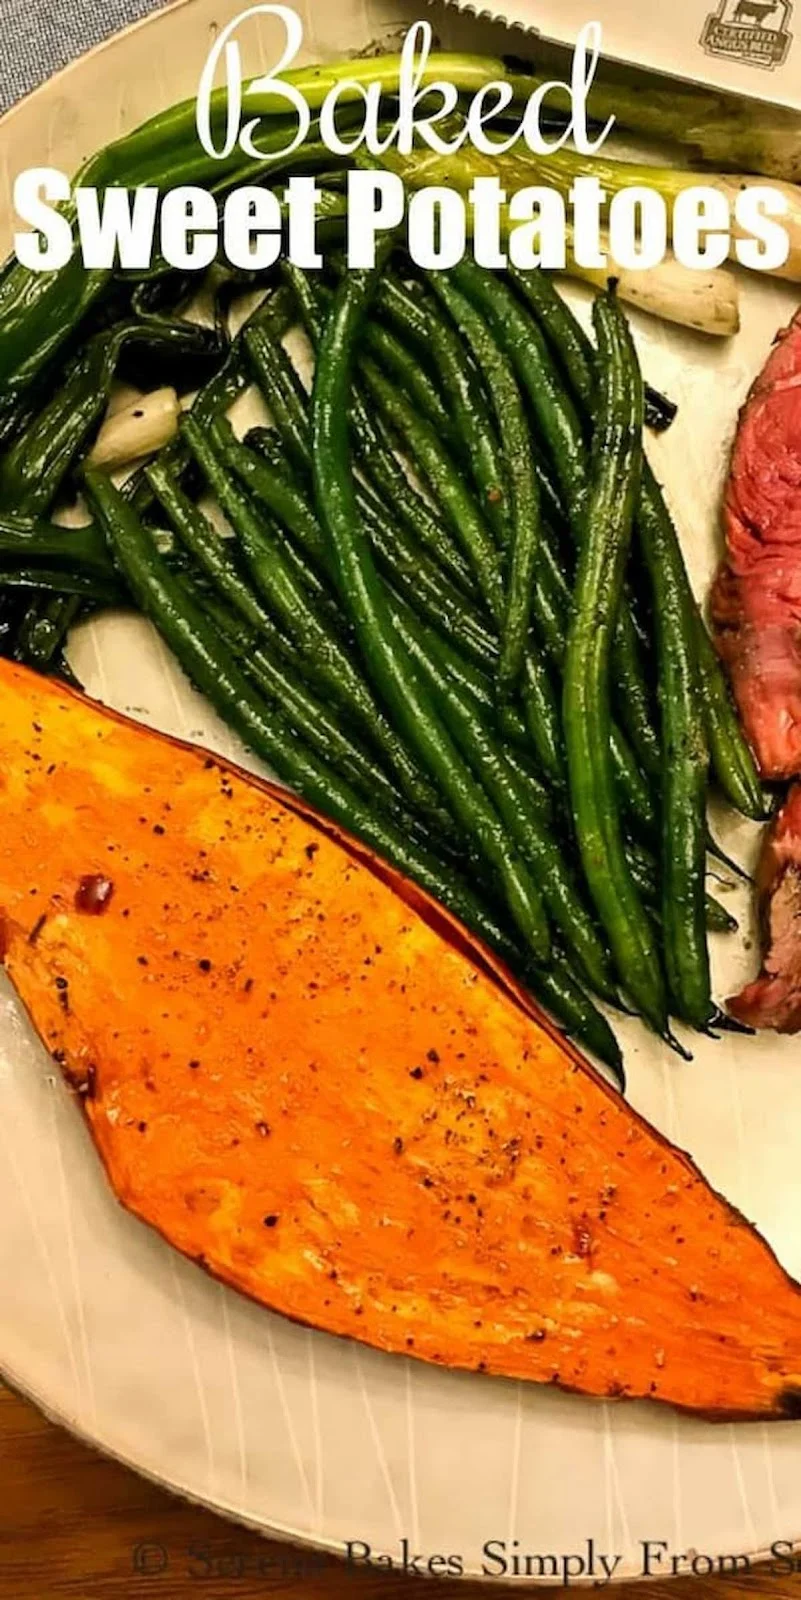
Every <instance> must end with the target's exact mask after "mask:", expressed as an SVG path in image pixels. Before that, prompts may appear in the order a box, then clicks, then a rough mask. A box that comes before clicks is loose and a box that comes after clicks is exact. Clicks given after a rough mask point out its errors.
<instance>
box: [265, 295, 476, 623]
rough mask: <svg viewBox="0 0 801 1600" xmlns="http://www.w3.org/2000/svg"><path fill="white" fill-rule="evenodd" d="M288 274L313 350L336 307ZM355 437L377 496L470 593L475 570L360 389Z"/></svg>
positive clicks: (355, 398) (354, 396) (355, 393)
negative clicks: (398, 455)
mask: <svg viewBox="0 0 801 1600" xmlns="http://www.w3.org/2000/svg"><path fill="white" fill-rule="evenodd" d="M283 270H284V274H285V277H286V279H287V282H288V283H290V284H291V286H292V289H293V291H294V293H295V296H296V300H297V304H298V309H299V311H300V314H301V317H302V319H303V325H304V327H305V329H306V332H307V334H308V336H309V338H310V340H311V342H312V345H313V346H314V348H315V350H316V349H317V347H318V346H319V343H320V339H321V338H322V331H323V326H324V323H325V315H326V312H327V310H328V309H329V308H330V304H331V291H330V290H329V289H327V288H326V286H325V285H318V286H317V287H316V288H313V287H312V285H311V284H310V282H309V280H308V277H307V276H306V275H305V274H304V273H302V272H300V271H299V269H298V268H296V267H292V266H291V265H290V264H289V263H285V264H284V267H283ZM350 405H351V421H352V424H353V438H354V443H355V446H356V448H357V450H358V452H359V456H360V461H361V465H362V469H363V472H364V474H365V476H366V478H367V480H368V482H369V483H370V484H371V485H372V487H373V488H374V490H375V492H376V495H377V496H378V497H379V498H383V499H384V500H385V501H386V502H387V504H388V505H391V506H392V509H393V512H394V513H395V516H396V518H397V519H398V520H400V521H402V522H403V523H404V524H405V526H406V528H407V529H408V531H409V532H410V533H411V534H412V535H413V536H414V537H415V538H417V539H418V540H419V542H420V544H421V545H422V547H423V549H424V550H426V551H427V552H429V553H430V554H431V555H432V556H433V557H434V558H435V560H437V561H439V563H440V565H441V566H442V567H443V568H444V569H445V571H446V572H448V573H449V574H450V576H451V577H452V578H453V579H454V580H455V582H456V583H458V584H459V585H460V587H461V588H463V589H464V590H465V592H469V590H470V589H471V587H472V576H471V573H470V568H469V566H468V564H467V563H466V562H465V559H464V556H463V555H462V552H461V550H460V549H459V546H458V545H457V544H456V543H455V541H454V540H453V539H452V538H451V536H450V535H449V533H448V532H447V529H446V528H445V527H444V525H443V522H442V519H441V517H438V516H437V515H436V514H435V512H434V511H433V509H432V507H431V505H430V504H429V502H428V501H427V500H425V499H424V498H423V496H422V495H420V494H418V493H417V491H416V489H415V488H414V487H413V485H412V484H411V483H410V482H409V480H408V478H407V476H406V474H405V472H404V470H403V468H402V467H401V465H400V462H399V461H398V460H397V459H396V456H395V454H394V451H393V447H392V442H391V440H390V439H389V438H388V437H387V436H386V433H385V431H382V430H381V428H380V424H379V422H378V419H377V418H375V417H374V416H373V414H372V413H371V411H370V408H369V406H368V404H367V402H366V400H365V397H364V395H363V393H362V392H361V389H360V387H359V385H358V384H355V385H354V387H353V389H352V391H351V397H350Z"/></svg>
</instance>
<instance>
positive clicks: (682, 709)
mask: <svg viewBox="0 0 801 1600" xmlns="http://www.w3.org/2000/svg"><path fill="white" fill-rule="evenodd" d="M638 529H639V536H640V543H641V545H642V549H643V552H644V555H645V560H646V563H647V566H648V572H649V576H650V579H651V584H652V587H653V595H654V626H655V628H656V640H657V657H658V662H659V682H660V703H661V706H662V752H663V756H662V775H661V792H662V852H661V881H662V931H663V945H664V956H665V968H666V972H667V980H668V988H669V990H670V994H671V998H672V1000H673V1004H674V1007H675V1010H676V1012H677V1015H678V1016H680V1017H681V1018H682V1019H683V1021H685V1022H689V1023H692V1025H693V1026H694V1027H696V1028H703V1027H705V1026H706V1025H707V1024H708V1023H709V1021H710V1020H711V1018H712V1016H713V1015H714V1011H715V1007H714V1005H713V1003H712V991H711V979H710V971H709V951H708V949H707V942H706V906H705V900H706V890H705V871H706V789H707V772H708V767H709V752H708V750H707V745H706V739H705V736H704V717H703V711H702V706H701V695H700V682H699V674H698V664H697V648H696V640H695V639H694V637H693V634H692V630H691V629H688V628H687V626H686V611H685V590H684V581H683V580H684V566H683V563H682V561H681V556H680V553H679V550H678V546H677V545H676V543H675V541H674V539H673V537H672V527H671V523H670V518H669V516H668V513H667V509H666V507H665V504H664V501H663V500H662V499H661V496H649V495H646V496H645V497H642V496H641V498H640V506H639V516H638Z"/></svg>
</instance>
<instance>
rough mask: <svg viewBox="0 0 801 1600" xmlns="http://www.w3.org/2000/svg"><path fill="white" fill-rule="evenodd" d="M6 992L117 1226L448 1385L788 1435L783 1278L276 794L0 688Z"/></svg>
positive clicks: (679, 1166) (474, 954)
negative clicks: (478, 1375) (30, 1030)
mask: <svg viewBox="0 0 801 1600" xmlns="http://www.w3.org/2000/svg"><path fill="white" fill-rule="evenodd" d="M0 918H1V921H0V927H1V928H2V952H3V960H4V962H5V966H6V970H7V971H8V973H9V975H10V977H11V980H12V982H13V984H14V985H15V987H16V989H17V991H18V993H19V995H20V997H21V999H22V1001H23V1002H24V1004H25V1005H26V1007H27V1009H28V1011H29V1013H30V1015H31V1017H32V1019H33V1022H34V1024H35V1026H36V1028H37V1029H38V1032H39V1034H40V1035H41V1037H42V1039H43V1041H44V1043H45V1044H46V1046H47V1048H48V1049H49V1050H50V1051H51V1052H52V1054H53V1056H54V1058H55V1059H56V1061H58V1063H59V1064H60V1066H61V1067H62V1069H63V1071H64V1074H65V1075H66V1077H67V1079H68V1081H69V1082H70V1084H72V1085H73V1086H74V1088H75V1090H76V1091H77V1093H78V1095H79V1096H80V1100H81V1104H82V1106H83V1109H84V1112H85V1114H86V1117H87V1119H88V1122H89V1126H90V1128H91V1131H92V1135H93V1137H94V1140H95V1142H96V1144H97V1148H98V1150H99V1152H100V1154H101V1156H102V1158H103V1161H104V1162H105V1165H106V1169H107V1172H108V1175H109V1178H110V1180H111V1182H112V1184H113V1186H114V1189H115V1190H116V1193H117V1195H118V1196H119V1198H120V1200H121V1201H122V1203H123V1204H124V1205H125V1206H127V1207H129V1208H130V1210H131V1211H133V1212H135V1213H136V1215H137V1216H139V1217H141V1218H143V1219H144V1220H145V1221H146V1222H148V1223H151V1224H152V1225H153V1226H154V1227H155V1228H157V1229H159V1231H160V1232H161V1233H162V1234H163V1235H164V1237H165V1238H166V1239H168V1240H169V1241H170V1242H171V1243H172V1244H173V1245H175V1246H176V1247H177V1248H178V1249H179V1250H182V1251H183V1252H184V1253H185V1254H186V1255H188V1256H191V1257H193V1258H194V1259H195V1260H197V1261H199V1262H202V1263H203V1265H204V1266H206V1267H207V1268H208V1269H209V1271H211V1272H212V1273H214V1274H215V1275H216V1276H217V1277H219V1278H221V1279H223V1280H224V1281H225V1282H226V1283H229V1284H232V1285H233V1286H234V1287H236V1288H237V1289H240V1290H242V1291H244V1292H245V1293H246V1294H249V1295H251V1296H253V1297H254V1298H255V1299H257V1300H259V1301H261V1302H263V1303H264V1305H266V1306H270V1307H271V1308H273V1309H274V1310H275V1311H279V1312H282V1313H283V1314H284V1315H286V1316H289V1317H294V1318H297V1319H298V1320H300V1321H302V1322H304V1323H308V1324H311V1325H312V1326H314V1327H316V1328H322V1329H325V1330H326V1331H327V1332H329V1333H336V1334H347V1335H350V1336H352V1337H354V1338H357V1339H361V1340H363V1341H364V1342H365V1343H368V1344H371V1345H375V1346H377V1347H379V1348H380V1349H383V1350H389V1351H399V1352H403V1353H405V1354H411V1355H414V1356H418V1357H420V1358H422V1359H424V1360H427V1361H433V1362H440V1363H442V1364H443V1365H445V1366H449V1367H461V1368H470V1369H478V1370H481V1371H484V1372H491V1373H500V1374H505V1375H507V1376H509V1377H515V1378H527V1379H532V1380H534V1381H537V1382H541V1383H556V1384H560V1385H562V1386H564V1387H565V1388H570V1389H575V1390H580V1391H581V1392H583V1393H585V1394H589V1395H632V1396H651V1397H653V1398H654V1399H657V1400H664V1401H669V1402H672V1403H673V1404H674V1405H677V1406H680V1407H684V1408H686V1409H688V1410H691V1411H699V1412H704V1413H707V1414H709V1415H710V1416H719V1417H735V1416H741V1417H781V1416H788V1415H790V1416H792V1415H796V1416H797V1415H798V1414H799V1400H800V1399H801V1294H800V1293H799V1289H798V1286H797V1285H796V1284H794V1283H793V1282H792V1281H791V1280H790V1279H789V1278H788V1277H787V1275H786V1274H785V1273H784V1272H783V1271H782V1269H781V1267H780V1266H779V1264H778V1262H777V1261H776V1259H775V1257H774V1256H773V1254H772V1253H771V1251H770V1250H769V1248H768V1246H767V1245H766V1244H765V1243H764V1242H763V1241H762V1240H761V1239H760V1238H759V1236H758V1235H757V1234H756V1233H755V1232H754V1231H753V1230H752V1229H751V1228H750V1227H749V1226H748V1225H747V1224H746V1223H745V1222H744V1220H743V1218H742V1217H741V1216H739V1215H738V1214H737V1213H736V1212H735V1211H734V1210H733V1209H732V1208H731V1206H729V1205H727V1204H726V1202H725V1201H724V1200H723V1199H721V1198H720V1197H719V1196H718V1195H716V1194H715V1193H714V1192H713V1191H712V1190H711V1189H710V1188H709V1187H708V1185H707V1184H706V1182H705V1181H704V1179H703V1178H702V1176H701V1175H700V1173H699V1172H698V1171H697V1169H696V1168H695V1167H694V1166H693V1165H692V1162H691V1161H690V1160H689V1158H688V1157H687V1156H686V1155H684V1154H683V1153H682V1152H681V1151H679V1150H676V1149H674V1148H672V1147H671V1146H670V1145H669V1144H668V1143H667V1142H666V1141H665V1140H664V1139H663V1138H661V1137H660V1136H659V1135H658V1134H657V1133H655V1132H654V1131H653V1129H651V1128H649V1127H648V1126H647V1125H646V1124H645V1123H644V1122H643V1121H642V1120H641V1119H640V1118H638V1117H637V1116H636V1115H635V1114H634V1112H632V1111H631V1110H630V1109H629V1108H628V1107H627V1106H626V1105H625V1104H624V1102H623V1101H622V1100H621V1099H620V1098H619V1097H618V1096H617V1095H616V1094H615V1093H614V1092H613V1091H612V1090H610V1089H609V1088H608V1087H607V1086H606V1085H605V1084H604V1082H603V1081H602V1080H601V1079H600V1077H599V1076H598V1075H596V1073H595V1072H594V1071H593V1070H592V1069H591V1068H590V1067H589V1066H587V1065H585V1063H584V1062H583V1061H582V1060H581V1058H580V1057H579V1056H578V1055H577V1053H576V1052H575V1051H574V1050H573V1049H572V1048H571V1047H569V1046H568V1045H566V1044H564V1043H563V1042H562V1041H561V1040H560V1039H559V1038H558V1037H557V1036H556V1035H555V1033H554V1031H553V1030H552V1028H551V1027H550V1025H549V1024H548V1023H547V1022H546V1021H545V1020H544V1019H543V1018H542V1017H541V1016H540V1015H539V1014H538V1013H537V1011H536V1009H535V1008H534V1006H533V1005H532V1003H531V1002H530V1001H529V1000H528V999H527V998H526V997H525V995H524V994H523V993H522V992H521V991H520V990H519V988H518V987H517V986H516V985H515V983H514V982H513V980H512V979H510V978H509V977H508V976H507V975H506V974H505V973H504V972H503V971H502V970H501V969H500V968H499V967H498V966H497V964H496V963H495V962H494V961H493V959H492V958H491V957H490V956H489V955H488V954H487V953H486V951H485V950H483V948H482V947H481V946H479V945H477V944H476V943H475V941H473V940H472V939H471V938H470V937H469V936H468V935H467V934H466V933H465V932H464V931H463V930H462V929H460V928H459V927H458V926H457V925H456V924H454V923H453V922H452V921H450V919H449V918H448V917H447V916H446V915H445V914H444V913H443V912H442V911H440V910H439V908H437V907H435V906H434V905H433V904H432V903H431V902H430V901H428V900H427V899H426V898H425V897H424V896H422V895H420V894H419V892H417V891H415V890H413V889H412V888H411V887H410V886H409V885H408V884H406V883H405V882H404V881H403V880H402V879H399V878H398V876H397V875H396V874H395V873H394V872H393V871H392V870H390V869H389V868H388V867H386V866H384V865H383V864H382V863H379V862H376V861H374V860H373V859H371V858H370V856H369V854H368V853H367V852H366V851H365V850H364V849H363V848H362V847H361V846H359V845H357V844H355V843H354V842H353V841H352V840H350V839H348V838H344V837H342V836H341V835H340V834H338V833H337V832H336V830H335V829H334V828H332V827H330V826H328V825H327V824H326V823H325V822H324V821H323V820H322V819H321V818H320V817H318V816H316V815H314V814H311V813H310V812H309V811H308V810H307V808H306V807H304V806H303V805H301V804H300V803H299V802H298V801H296V800H295V799H294V798H293V797H291V796H290V795H288V794H286V793H285V792H283V791H279V790H276V789H275V788H273V787H271V786H270V785H269V784H265V783H260V782H258V781H255V780H254V779H253V778H251V777H249V776H246V775H245V774H243V773H241V772H239V771H237V770H236V769H235V768H232V767H231V766H230V765H228V764H226V763H225V762H224V761H221V760H219V759H217V758H216V757H212V756H209V755H207V754H206V753H205V752H204V751H202V750H197V749H191V748H188V747H186V746H183V745H180V744H177V743H175V742H174V741H172V740H170V739H166V738H163V737H160V736H158V735H156V734H153V733H151V732H149V731H146V730H145V729H143V728H141V727H139V726H137V725H135V724H133V723H131V722H128V721H126V720H125V719H123V718H121V717H118V716H116V715H113V714H111V713H109V712H107V711H105V710H103V709H101V708H100V707H99V706H97V705H95V704H93V703H92V702H90V701H88V700H86V699H84V698H83V697H82V696H80V695H77V694H74V693H72V692H71V691H69V690H67V689H65V688H63V687H62V686H61V685H59V684H56V683H54V682H52V681H47V680H44V679H41V678H38V677H35V676H33V675H32V674H30V673H28V672H26V671H25V670H23V669H22V668H19V667H16V666H13V665H10V664H8V663H6V662H3V663H2V664H0Z"/></svg>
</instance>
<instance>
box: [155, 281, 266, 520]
mask: <svg viewBox="0 0 801 1600" xmlns="http://www.w3.org/2000/svg"><path fill="white" fill-rule="evenodd" d="M292 318H293V307H292V296H291V294H290V291H289V289H288V288H286V287H285V286H284V285H283V284H281V285H279V287H278V288H277V289H274V290H273V291H272V292H271V293H270V294H269V295H268V296H267V298H266V299H265V300H263V301H262V302H261V304H260V305H259V306H257V307H256V309H255V311H253V312H252V313H251V316H250V317H249V318H248V322H247V323H245V325H244V326H243V327H242V328H240V330H239V333H238V334H237V336H236V338H235V339H234V340H233V341H232V343H231V348H230V350H229V351H228V355H227V356H226V358H225V361H224V362H223V365H222V366H221V367H220V370H219V372H217V373H215V375H214V377H213V378H210V379H209V382H208V383H207V384H204V386H203V388H202V389H201V390H200V391H199V393H198V394H197V395H196V396H195V399H194V401H193V404H192V415H193V416H194V419H195V421H196V422H197V423H199V424H200V426H201V427H205V426H206V425H207V424H208V423H210V422H211V421H212V420H213V419H214V417H216V416H220V415H222V414H223V413H224V412H226V411H227V410H228V409H229V407H230V406H232V405H233V403H234V401H235V400H236V399H237V398H238V397H239V395H240V394H243V393H244V391H245V389H246V388H247V387H248V384H249V383H250V369H249V367H248V364H247V362H246V360H245V349H244V332H245V327H247V326H248V325H249V324H250V323H254V324H257V325H258V324H260V323H262V322H264V323H265V324H266V326H268V327H269V328H270V329H271V330H272V332H273V334H274V336H275V338H277V339H282V338H283V336H284V334H285V333H286V331H287V329H288V328H289V327H290V325H291V323H292ZM154 459H155V460H156V461H158V462H159V463H161V464H163V465H164V466H165V467H166V468H167V469H168V470H169V471H176V472H178V473H179V474H180V473H183V471H184V469H185V468H186V466H187V465H188V463H189V461H190V460H191V453H190V451H189V449H188V448H187V445H186V441H185V439H184V438H183V437H182V435H181V434H177V435H176V437H175V438H174V439H171V440H170V442H169V444H165V445H164V447H163V449H161V450H160V451H159V453H158V455H157V456H156V457H155V458H154ZM124 493H125V495H126V499H127V498H130V499H131V500H132V501H133V504H134V506H135V507H136V510H137V511H138V512H139V514H140V515H143V514H144V513H145V512H146V511H147V510H148V508H149V506H150V505H152V499H153V497H152V490H151V488H150V485H149V484H148V482H147V479H146V478H145V477H144V475H143V474H141V473H137V474H135V475H134V478H133V479H131V480H130V482H129V483H127V484H126V485H125V489H124Z"/></svg>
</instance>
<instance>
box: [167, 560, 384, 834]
mask: <svg viewBox="0 0 801 1600" xmlns="http://www.w3.org/2000/svg"><path fill="white" fill-rule="evenodd" d="M195 592H196V591H195ZM204 603H205V606H206V608H207V610H208V611H209V614H210V615H211V617H212V619H213V621H214V624H215V626H216V627H217V628H218V630H219V632H220V633H221V634H222V636H223V638H224V639H225V640H226V641H227V643H228V645H229V648H230V649H231V650H232V651H233V653H234V655H235V656H236V657H237V659H238V660H240V661H241V663H242V665H243V667H244V669H245V672H246V673H247V675H248V677H250V678H252V679H253V681H254V683H255V684H256V685H257V687H258V688H259V689H260V691H261V693H262V694H264V695H265V696H266V698H267V699H268V700H270V701H272V702H273V703H274V704H275V705H277V706H278V707H279V708H280V710H281V712H282V714H283V715H284V716H285V717H286V719H287V721H288V722H289V724H290V726H291V727H292V728H294V729H295V731H296V732H297V733H299V734H300V735H301V736H302V737H303V738H304V739H305V740H306V741H307V743H308V744H309V745H310V746H311V748H312V749H313V750H316V751H317V752H318V753H319V754H321V755H324V756H325V758H326V760H328V761H330V762H331V763H332V765H333V766H334V767H335V768H336V770H337V772H338V773H339V774H340V775H341V777H342V778H344V780H345V782H346V783H349V784H350V785H351V786H352V787H353V788H354V789H355V790H356V791H357V792H358V793H360V794H361V795H362V796H363V797H364V798H365V799H368V800H372V801H374V802H375V804H376V805H377V806H379V807H380V808H381V809H383V810H384V811H386V813H387V814H388V815H393V814H395V815H399V816H400V817H403V818H404V820H406V822H407V825H408V823H409V822H410V821H411V819H410V818H408V815H407V814H406V813H405V812H404V808H403V806H402V803H401V801H400V798H399V796H398V792H397V790H396V789H395V788H394V787H393V785H392V783H391V782H390V779H389V778H388V777H387V774H386V772H385V771H384V769H383V767H381V766H379V764H378V762H376V761H375V760H374V758H373V757H372V756H371V755H370V752H369V751H368V750H366V749H365V748H364V746H363V745H361V744H359V743H358V741H357V740H356V739H353V738H351V737H350V735H349V734H348V733H346V732H345V731H344V730H343V729H342V727H341V726H340V724H339V722H338V721H337V720H336V718H335V717H333V716H332V715H331V713H330V711H329V710H328V708H327V706H325V705H324V704H323V703H322V701H321V700H320V699H319V698H318V697H316V696H315V695H314V694H313V692H312V691H311V690H310V689H309V688H308V687H307V686H306V684H304V683H303V681H302V680H301V678H300V677H299V676H298V674H297V672H296V671H293V670H291V669H290V668H288V666H287V663H286V662H285V661H284V660H282V657H281V654H280V653H279V652H278V651H277V650H274V649H273V648H271V646H270V644H269V643H268V642H267V639H266V638H265V635H264V633H263V632H262V631H261V630H260V631H259V632H258V633H256V634H254V633H248V632H247V631H244V632H243V630H242V627H241V624H240V623H239V622H238V619H237V618H236V616H234V615H233V614H232V613H231V612H230V611H226V608H225V606H223V605H220V604H219V603H215V602H211V603H210V602H209V601H208V600H206V601H205V602H204Z"/></svg>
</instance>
